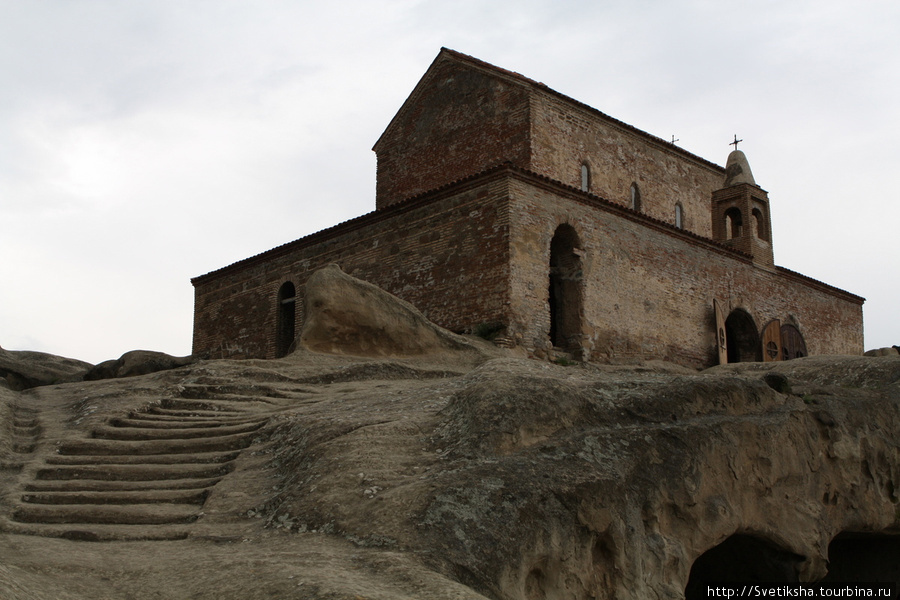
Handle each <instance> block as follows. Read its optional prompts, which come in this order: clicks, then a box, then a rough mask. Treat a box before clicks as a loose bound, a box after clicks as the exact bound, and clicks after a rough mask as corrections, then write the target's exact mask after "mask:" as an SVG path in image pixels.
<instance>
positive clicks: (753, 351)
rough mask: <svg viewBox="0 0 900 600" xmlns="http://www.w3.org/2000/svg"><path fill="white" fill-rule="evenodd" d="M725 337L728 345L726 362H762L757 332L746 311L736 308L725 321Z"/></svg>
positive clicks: (751, 318)
mask: <svg viewBox="0 0 900 600" xmlns="http://www.w3.org/2000/svg"><path fill="white" fill-rule="evenodd" d="M725 336H726V338H727V344H728V362H730V363H736V362H754V361H759V360H762V355H761V354H762V353H761V352H760V341H759V331H758V330H757V328H756V323H755V322H754V321H753V317H751V316H750V313H748V312H747V311H746V310H744V309H742V308H736V309H734V310H733V311H731V314H730V315H728V318H727V319H725Z"/></svg>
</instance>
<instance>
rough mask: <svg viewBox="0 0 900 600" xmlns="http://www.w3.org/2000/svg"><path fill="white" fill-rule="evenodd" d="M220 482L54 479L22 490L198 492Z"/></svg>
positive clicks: (31, 484) (204, 480)
mask: <svg viewBox="0 0 900 600" xmlns="http://www.w3.org/2000/svg"><path fill="white" fill-rule="evenodd" d="M220 481H222V478H221V477H211V478H187V479H164V480H162V479H159V480H149V481H103V480H99V479H68V480H66V479H56V480H49V481H37V480H36V481H31V482H29V483H27V484H25V486H23V489H24V490H25V491H26V492H132V491H134V492H136V491H160V490H198V489H206V488H211V487H213V486H214V485H216V484H217V483H219V482H220Z"/></svg>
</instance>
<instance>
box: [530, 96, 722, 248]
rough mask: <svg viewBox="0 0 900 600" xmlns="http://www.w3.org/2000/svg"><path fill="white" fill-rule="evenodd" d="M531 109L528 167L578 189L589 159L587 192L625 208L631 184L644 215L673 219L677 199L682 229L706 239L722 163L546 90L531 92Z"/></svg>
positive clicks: (709, 234) (628, 201) (719, 183)
mask: <svg viewBox="0 0 900 600" xmlns="http://www.w3.org/2000/svg"><path fill="white" fill-rule="evenodd" d="M531 115H532V121H533V123H534V125H533V132H532V136H533V139H532V157H531V167H530V168H531V170H532V171H535V172H536V173H540V174H542V175H547V176H548V177H550V178H551V179H555V180H557V181H560V182H562V183H565V184H567V185H570V186H572V187H575V188H578V189H580V188H581V165H582V163H587V164H588V166H589V168H590V173H591V177H590V190H589V191H590V192H591V193H593V194H595V195H597V196H600V197H601V198H604V199H606V200H611V201H613V202H617V203H619V204H622V205H624V206H629V205H630V203H631V184H632V183H637V185H638V189H639V190H640V194H641V203H642V212H643V213H645V214H648V215H650V216H652V217H654V218H656V219H659V220H661V221H665V222H667V223H672V224H673V225H674V224H675V204H676V203H678V202H680V203H681V205H682V207H683V208H684V227H685V229H687V230H689V231H692V232H694V233H696V234H698V235H702V236H704V237H708V238H711V237H712V212H711V211H712V204H711V200H710V199H711V198H712V192H713V191H714V190H717V189H719V188H721V187H722V185H723V182H724V180H725V171H724V169H722V168H721V167H718V166H715V165H712V164H710V163H707V162H705V161H702V160H701V159H699V158H697V157H694V156H692V155H689V154H688V153H686V152H681V151H680V150H678V149H677V148H676V147H675V146H673V145H670V144H666V143H665V142H663V141H662V140H653V139H651V137H650V136H648V135H646V134H642V133H638V132H637V131H636V130H634V128H631V127H629V126H627V125H625V124H618V123H617V122H616V121H615V120H613V119H608V118H604V117H602V116H600V115H598V114H597V111H594V110H592V109H590V108H588V107H579V106H578V105H577V104H574V103H572V102H568V101H566V100H564V99H562V98H560V97H558V96H556V95H553V94H550V93H546V92H543V93H539V92H535V94H534V95H533V96H532V105H531Z"/></svg>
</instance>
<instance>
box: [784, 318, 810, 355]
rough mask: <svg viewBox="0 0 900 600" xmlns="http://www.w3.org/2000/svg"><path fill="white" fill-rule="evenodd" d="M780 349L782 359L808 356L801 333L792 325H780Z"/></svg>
mask: <svg viewBox="0 0 900 600" xmlns="http://www.w3.org/2000/svg"><path fill="white" fill-rule="evenodd" d="M781 351H782V353H783V358H784V360H791V359H792V358H803V357H804V356H809V353H808V352H807V351H806V342H804V341H803V334H801V333H800V330H799V329H797V328H796V327H794V326H793V325H782V326H781Z"/></svg>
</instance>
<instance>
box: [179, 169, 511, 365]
mask: <svg viewBox="0 0 900 600" xmlns="http://www.w3.org/2000/svg"><path fill="white" fill-rule="evenodd" d="M507 194H508V192H507V185H506V182H505V179H504V178H502V177H499V176H497V175H494V176H489V177H482V178H480V179H478V180H473V181H470V182H468V183H464V184H461V185H460V186H458V187H457V188H456V189H454V190H453V191H452V192H444V193H434V194H431V195H429V196H427V197H423V198H420V199H418V200H416V201H413V202H406V203H403V204H401V205H397V206H394V207H391V208H390V209H388V210H385V211H378V212H376V213H370V214H368V215H364V216H363V217H360V218H358V219H354V220H353V221H348V222H347V223H343V224H341V225H339V226H337V227H333V228H331V229H328V230H325V231H322V232H319V233H317V234H314V235H311V236H308V237H306V238H303V239H300V240H297V241H296V242H293V243H291V244H287V245H285V246H282V247H280V248H275V249H273V250H270V251H269V252H266V253H264V254H261V255H259V256H256V257H253V258H250V259H247V260H245V261H242V262H240V263H236V264H234V265H231V266H229V267H226V268H224V269H220V270H219V271H216V272H213V273H210V274H207V275H203V276H201V277H197V278H195V279H194V280H193V283H194V286H195V293H194V296H195V300H194V340H193V343H194V352H195V353H204V352H208V353H209V354H210V355H211V356H212V357H245V358H250V357H254V358H272V357H274V356H275V351H276V348H275V343H276V340H275V331H276V315H277V294H278V289H279V288H280V287H281V285H282V284H283V283H284V282H285V281H291V282H293V283H294V285H295V286H296V287H297V293H298V298H297V303H296V310H297V315H296V323H297V333H299V331H300V327H301V326H302V323H303V315H304V304H303V287H302V286H303V285H304V284H305V282H306V279H307V278H308V277H309V275H310V274H311V273H312V272H313V271H315V270H316V269H318V268H320V267H322V266H324V265H326V264H329V263H337V264H338V265H340V266H341V268H342V269H343V270H344V271H345V272H346V273H348V274H350V275H353V276H354V277H358V278H360V279H363V280H365V281H369V282H370V283H373V284H375V285H378V286H380V287H382V288H383V289H386V290H388V291H390V292H391V293H393V294H395V295H397V296H399V297H400V298H402V299H404V300H406V301H408V302H410V303H412V304H413V305H414V306H416V307H417V308H418V309H419V310H421V311H422V312H423V313H424V314H425V315H426V316H427V317H428V318H429V319H431V320H432V321H434V322H435V323H438V324H440V325H442V326H443V327H445V328H447V329H450V330H452V331H464V330H466V329H469V328H471V327H473V326H474V325H477V324H478V323H483V322H492V321H505V320H507V319H508V317H507V313H508V281H509V269H508V266H507V265H508V236H507V231H508V210H507V209H508V205H507Z"/></svg>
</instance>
